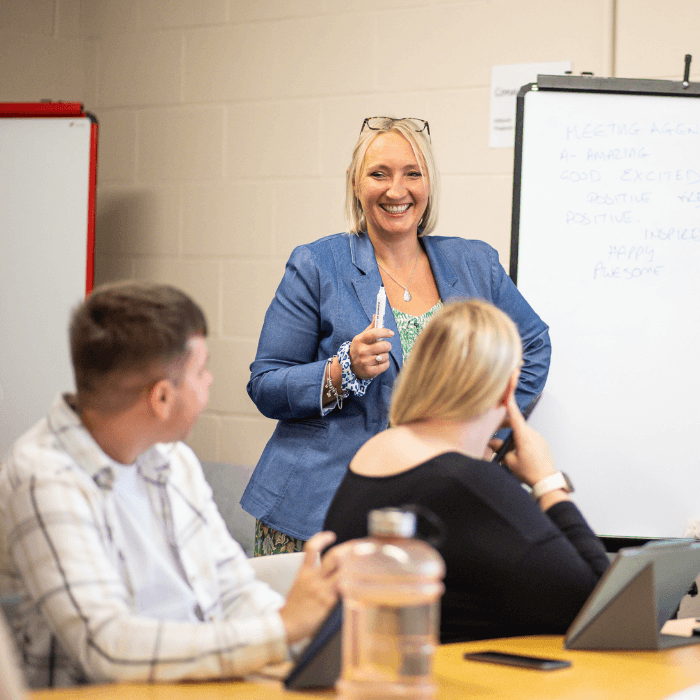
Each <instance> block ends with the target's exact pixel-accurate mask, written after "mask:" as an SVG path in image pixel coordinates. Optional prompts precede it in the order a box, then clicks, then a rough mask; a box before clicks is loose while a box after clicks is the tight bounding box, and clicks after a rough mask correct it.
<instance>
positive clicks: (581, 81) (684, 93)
mask: <svg viewBox="0 0 700 700" xmlns="http://www.w3.org/2000/svg"><path fill="white" fill-rule="evenodd" d="M533 91H541V92H546V91H549V92H561V93H566V92H570V93H574V92H576V93H581V92H584V93H591V94H620V95H642V96H663V97H686V98H693V97H700V83H690V82H685V81H684V82H681V81H668V80H638V79H620V78H596V77H593V76H580V77H579V76H570V75H567V76H554V75H539V76H538V78H537V82H536V83H530V84H528V85H524V86H523V87H522V88H521V89H520V91H519V93H518V97H517V101H516V142H515V152H514V173H513V202H512V219H511V251H510V277H511V278H512V280H513V282H514V283H516V284H517V281H518V265H519V250H520V225H521V221H520V215H521V189H522V171H523V160H522V159H523V144H524V140H523V139H524V133H525V119H526V114H525V98H526V96H527V95H528V93H530V92H533ZM699 107H700V105H699ZM544 320H545V322H547V318H544ZM554 350H555V352H557V351H561V350H560V349H557V348H554ZM546 392H547V387H545V389H544V393H545V394H546ZM572 401H576V397H572ZM533 423H535V424H536V427H537V417H536V416H535V418H534V419H533ZM542 428H543V429H544V428H545V426H544V425H543V426H542ZM543 432H545V434H546V430H543ZM690 440H692V436H689V442H690ZM555 458H556V455H555ZM601 488H602V489H604V488H605V485H604V484H601ZM678 488H679V489H683V484H682V483H679V484H678ZM697 496H698V502H699V503H700V493H698V494H697ZM599 534H600V535H601V536H603V539H604V540H605V541H606V544H607V545H608V549H609V551H617V550H618V549H619V548H621V547H624V546H629V545H630V544H641V543H643V542H646V541H648V540H649V539H654V538H655V537H656V536H651V537H650V536H649V535H648V534H643V533H638V534H639V535H640V536H639V537H635V536H630V535H628V534H627V533H625V534H622V533H616V532H599ZM660 536H661V537H664V538H666V537H681V536H682V533H672V534H671V533H668V534H663V535H660Z"/></svg>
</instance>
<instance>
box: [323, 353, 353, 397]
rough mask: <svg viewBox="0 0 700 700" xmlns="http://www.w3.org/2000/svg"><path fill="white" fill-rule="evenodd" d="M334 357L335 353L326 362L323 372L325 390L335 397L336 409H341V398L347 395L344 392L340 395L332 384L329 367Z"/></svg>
mask: <svg viewBox="0 0 700 700" xmlns="http://www.w3.org/2000/svg"><path fill="white" fill-rule="evenodd" d="M335 357H337V355H333V357H331V358H330V359H329V360H328V361H327V362H326V369H325V370H324V374H325V375H326V391H327V392H328V395H329V396H332V397H333V398H334V399H335V401H336V403H337V404H338V409H341V408H342V407H343V399H344V398H346V397H347V395H348V393H347V392H345V393H343V394H342V395H341V394H339V393H338V390H337V389H336V388H335V384H333V379H332V378H331V367H332V366H333V358H335ZM326 372H327V374H326Z"/></svg>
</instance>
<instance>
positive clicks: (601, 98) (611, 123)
mask: <svg viewBox="0 0 700 700" xmlns="http://www.w3.org/2000/svg"><path fill="white" fill-rule="evenodd" d="M540 77H542V76H540ZM569 80H572V79H571V78H569ZM573 80H574V81H575V79H573ZM579 80H581V81H585V80H586V78H582V79H579ZM610 82H612V83H613V84H615V85H618V84H619V83H624V84H633V83H634V82H635V81H614V80H611V81H610ZM640 82H642V81H640ZM644 82H645V84H648V83H649V82H655V81H644ZM658 82H661V81H658ZM676 85H677V84H676ZM693 87H694V88H695V89H696V93H697V87H698V86H697V85H695V86H693ZM519 99H520V104H519V109H520V113H519V121H520V124H519V129H520V134H519V144H518V147H517V148H518V153H517V154H516V178H515V186H514V217H513V222H514V224H513V225H514V230H513V235H514V242H515V245H514V251H515V252H516V256H515V260H516V264H515V268H512V269H511V273H512V274H513V273H515V277H516V279H517V285H518V288H519V289H520V291H521V292H522V293H523V295H524V296H525V298H526V299H527V300H528V302H529V303H530V304H531V305H532V306H533V308H534V309H535V310H536V311H537V313H538V314H539V315H540V316H541V317H542V318H543V319H544V321H545V322H546V323H548V324H549V325H550V328H551V330H550V335H551V340H552V363H551V369H550V374H549V378H548V381H547V384H546V387H545V390H544V394H543V397H542V400H541V401H540V404H539V406H538V407H537V410H536V411H535V412H534V414H533V416H532V418H531V422H532V424H533V425H534V426H535V427H536V428H537V429H538V430H540V431H541V432H542V433H543V434H544V435H545V436H546V437H547V438H548V439H549V441H550V444H551V446H552V450H553V454H554V458H555V462H556V464H557V467H558V468H559V469H562V470H563V471H566V472H567V473H568V474H569V476H570V477H571V479H572V481H573V483H574V485H575V487H576V494H575V495H576V502H577V504H578V505H579V507H580V508H581V511H582V512H583V514H584V515H585V516H586V518H587V519H588V521H589V523H590V524H591V526H592V527H593V529H594V530H595V531H596V532H597V533H598V534H599V535H606V536H636V537H678V536H682V535H683V534H684V533H685V532H686V529H687V528H688V526H689V524H690V523H692V522H693V521H697V520H700V449H698V447H697V446H696V445H695V444H694V443H696V442H697V441H696V436H697V435H698V433H700V403H699V399H698V397H699V396H700V371H698V370H699V369H700V100H698V99H697V94H695V95H690V94H689V95H688V96H685V97H679V96H675V95H674V96H671V95H663V94H634V93H633V92H621V93H616V92H607V91H597V92H582V91H575V90H574V91H561V90H559V91H556V90H555V91H548V90H543V89H537V88H535V89H530V90H528V89H526V88H524V89H523V90H521V96H520V98H519ZM518 161H519V162H518ZM518 208H519V211H518Z"/></svg>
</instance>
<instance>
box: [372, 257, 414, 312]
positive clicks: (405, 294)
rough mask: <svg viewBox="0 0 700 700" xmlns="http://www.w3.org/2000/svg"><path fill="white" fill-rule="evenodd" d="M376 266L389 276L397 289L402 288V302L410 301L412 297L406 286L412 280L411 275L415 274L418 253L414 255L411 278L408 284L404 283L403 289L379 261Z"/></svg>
mask: <svg viewBox="0 0 700 700" xmlns="http://www.w3.org/2000/svg"><path fill="white" fill-rule="evenodd" d="M377 265H379V267H381V268H382V270H384V272H386V274H387V275H389V277H391V279H393V280H394V282H396V284H398V285H399V287H403V300H404V301H411V298H412V297H411V292H409V291H408V285H409V284H411V280H412V279H413V275H415V274H416V268H417V267H418V253H416V262H415V264H414V265H413V272H412V273H411V277H410V278H409V280H408V282H407V283H406V286H405V287H404V285H403V284H401V282H399V281H398V280H397V279H396V277H394V275H392V274H391V272H389V270H387V269H386V268H385V267H384V265H382V264H381V263H380V262H379V260H377Z"/></svg>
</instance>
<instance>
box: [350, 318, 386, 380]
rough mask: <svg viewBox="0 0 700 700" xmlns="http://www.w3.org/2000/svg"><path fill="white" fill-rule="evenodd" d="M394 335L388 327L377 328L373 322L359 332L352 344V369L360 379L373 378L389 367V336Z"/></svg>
mask: <svg viewBox="0 0 700 700" xmlns="http://www.w3.org/2000/svg"><path fill="white" fill-rule="evenodd" d="M393 335H394V332H393V331H390V330H389V329H388V328H375V327H374V317H372V323H370V324H369V326H367V328H365V330H363V331H362V333H358V334H357V335H356V336H355V337H354V338H353V339H352V343H351V344H350V369H352V371H353V372H354V373H355V376H356V377H358V378H359V379H373V378H374V377H376V376H377V375H379V374H381V373H382V372H386V370H387V369H389V351H390V350H391V343H390V342H389V341H388V340H387V338H391V337H392V336H393Z"/></svg>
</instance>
